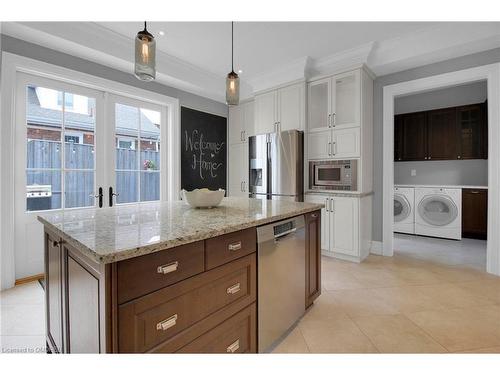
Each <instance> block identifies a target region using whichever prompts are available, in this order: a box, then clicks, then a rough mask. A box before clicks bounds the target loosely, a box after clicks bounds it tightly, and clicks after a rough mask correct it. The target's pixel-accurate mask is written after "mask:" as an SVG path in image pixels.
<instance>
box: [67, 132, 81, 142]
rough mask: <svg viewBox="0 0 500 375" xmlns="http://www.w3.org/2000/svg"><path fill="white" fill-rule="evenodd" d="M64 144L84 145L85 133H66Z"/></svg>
mask: <svg viewBox="0 0 500 375" xmlns="http://www.w3.org/2000/svg"><path fill="white" fill-rule="evenodd" d="M64 142H65V143H77V144H82V143H83V133H73V132H65V134H64Z"/></svg>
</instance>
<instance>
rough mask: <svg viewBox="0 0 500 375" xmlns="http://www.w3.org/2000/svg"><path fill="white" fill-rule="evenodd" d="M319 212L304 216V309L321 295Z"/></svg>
mask: <svg viewBox="0 0 500 375" xmlns="http://www.w3.org/2000/svg"><path fill="white" fill-rule="evenodd" d="M320 228H321V211H316V212H312V213H309V214H307V215H306V308H307V307H309V306H310V305H312V303H313V302H314V300H315V299H316V298H318V297H319V295H320V294H321V229H320Z"/></svg>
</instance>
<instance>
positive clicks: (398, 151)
mask: <svg viewBox="0 0 500 375" xmlns="http://www.w3.org/2000/svg"><path fill="white" fill-rule="evenodd" d="M401 160H403V115H396V116H394V161H401Z"/></svg>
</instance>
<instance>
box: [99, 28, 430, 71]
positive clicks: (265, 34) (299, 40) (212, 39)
mask: <svg viewBox="0 0 500 375" xmlns="http://www.w3.org/2000/svg"><path fill="white" fill-rule="evenodd" d="M436 24H437V23H425V22H393V23H391V22H236V23H235V25H234V41H235V44H234V50H235V71H236V68H237V69H241V70H243V74H242V79H243V78H244V77H247V78H248V77H253V76H255V75H259V74H262V73H265V72H267V71H270V70H274V69H276V68H279V67H280V66H283V65H286V64H288V63H289V62H290V61H294V60H297V59H299V58H301V57H303V56H309V57H310V58H312V59H320V58H322V57H325V56H329V55H332V54H335V53H339V52H341V51H345V50H348V49H351V48H353V47H357V46H360V45H363V44H366V43H368V42H371V41H376V40H385V39H388V38H394V37H399V36H403V35H408V34H409V33H412V32H415V31H416V30H421V29H423V28H426V27H431V26H434V25H436ZM100 25H102V26H104V27H106V28H108V29H110V30H113V31H115V32H117V33H119V34H121V35H123V36H126V37H128V38H133V37H134V35H135V34H136V33H137V31H139V30H140V29H142V23H141V22H102V23H100ZM148 29H149V30H150V32H153V34H154V35H155V36H156V43H157V49H159V50H161V51H163V52H166V53H168V54H169V55H172V56H175V57H178V58H180V59H182V60H184V61H187V62H188V63H190V64H193V65H195V66H198V67H200V68H203V69H206V70H209V71H211V72H212V73H216V74H221V75H223V74H227V73H228V72H229V71H230V70H231V69H230V68H231V23H230V22H151V23H149V25H148ZM160 31H163V32H164V33H165V35H164V36H159V32H160Z"/></svg>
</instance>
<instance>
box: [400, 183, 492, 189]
mask: <svg viewBox="0 0 500 375" xmlns="http://www.w3.org/2000/svg"><path fill="white" fill-rule="evenodd" d="M394 187H402V188H405V187H415V188H436V189H439V188H443V189H488V186H481V185H423V184H394Z"/></svg>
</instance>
